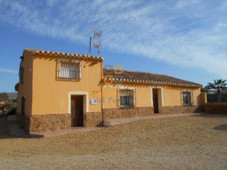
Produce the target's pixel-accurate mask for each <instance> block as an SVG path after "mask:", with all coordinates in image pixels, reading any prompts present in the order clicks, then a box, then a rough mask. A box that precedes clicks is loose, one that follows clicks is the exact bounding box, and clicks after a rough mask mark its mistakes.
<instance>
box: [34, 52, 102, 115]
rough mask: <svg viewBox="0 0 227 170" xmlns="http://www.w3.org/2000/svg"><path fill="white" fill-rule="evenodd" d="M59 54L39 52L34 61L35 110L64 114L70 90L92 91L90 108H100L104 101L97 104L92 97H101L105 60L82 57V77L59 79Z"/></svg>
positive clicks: (67, 106) (35, 111) (98, 110)
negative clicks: (55, 55)
mask: <svg viewBox="0 0 227 170" xmlns="http://www.w3.org/2000/svg"><path fill="white" fill-rule="evenodd" d="M57 61H58V58H57V57H52V56H51V57H45V56H44V57H43V56H42V57H40V56H38V55H36V56H35V57H34V62H33V106H32V114H33V115H36V114H62V113H70V111H69V103H70V101H69V92H75V91H82V92H87V93H89V103H88V105H89V112H100V111H101V102H98V104H96V105H92V104H91V103H90V99H93V98H97V99H101V82H100V81H101V79H102V77H101V76H102V73H101V72H102V62H98V63H96V64H95V63H94V61H89V60H83V61H82V79H81V80H79V81H70V80H69V81H66V80H62V81H59V80H57V79H56V74H57Z"/></svg>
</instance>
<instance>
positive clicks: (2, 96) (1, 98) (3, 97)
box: [0, 93, 9, 101]
mask: <svg viewBox="0 0 227 170" xmlns="http://www.w3.org/2000/svg"><path fill="white" fill-rule="evenodd" d="M8 99H9V96H8V95H7V93H0V101H6V100H8Z"/></svg>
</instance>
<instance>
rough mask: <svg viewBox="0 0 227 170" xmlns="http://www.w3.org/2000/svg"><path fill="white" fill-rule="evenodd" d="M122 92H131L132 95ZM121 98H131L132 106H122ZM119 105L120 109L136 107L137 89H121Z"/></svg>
mask: <svg viewBox="0 0 227 170" xmlns="http://www.w3.org/2000/svg"><path fill="white" fill-rule="evenodd" d="M122 91H131V93H132V94H131V95H130V94H122ZM121 96H130V97H131V99H130V101H131V104H130V105H122V104H121ZM119 104H120V108H132V107H135V89H125V88H122V89H120V91H119Z"/></svg>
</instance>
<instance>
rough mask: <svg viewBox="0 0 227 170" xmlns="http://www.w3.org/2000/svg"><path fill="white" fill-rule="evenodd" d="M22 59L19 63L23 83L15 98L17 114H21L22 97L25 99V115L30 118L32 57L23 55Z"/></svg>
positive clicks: (26, 54)
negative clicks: (22, 71)
mask: <svg viewBox="0 0 227 170" xmlns="http://www.w3.org/2000/svg"><path fill="white" fill-rule="evenodd" d="M23 56H24V59H23V60H22V62H21V66H24V82H23V84H20V85H19V90H18V97H17V112H18V113H21V101H22V97H23V96H24V97H25V98H26V102H25V115H26V116H30V115H31V111H32V85H33V84H32V68H33V56H32V55H31V54H28V53H24V54H23Z"/></svg>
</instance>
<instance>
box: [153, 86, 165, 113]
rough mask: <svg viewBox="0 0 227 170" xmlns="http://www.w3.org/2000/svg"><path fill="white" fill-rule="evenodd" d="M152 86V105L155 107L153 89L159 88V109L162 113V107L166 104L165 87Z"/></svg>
mask: <svg viewBox="0 0 227 170" xmlns="http://www.w3.org/2000/svg"><path fill="white" fill-rule="evenodd" d="M150 88H151V106H152V107H154V101H153V89H157V90H158V110H159V113H160V108H161V107H162V106H164V95H163V87H160V86H150Z"/></svg>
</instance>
